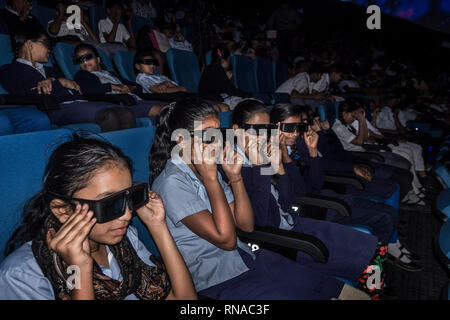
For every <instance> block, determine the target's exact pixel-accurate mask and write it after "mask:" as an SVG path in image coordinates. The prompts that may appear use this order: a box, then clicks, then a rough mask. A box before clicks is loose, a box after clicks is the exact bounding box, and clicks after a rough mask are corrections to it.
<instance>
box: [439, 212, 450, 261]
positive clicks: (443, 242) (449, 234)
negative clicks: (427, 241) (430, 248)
mask: <svg viewBox="0 0 450 320" xmlns="http://www.w3.org/2000/svg"><path fill="white" fill-rule="evenodd" d="M439 248H440V250H441V251H442V253H443V254H444V255H445V256H446V257H447V258H448V259H449V261H450V220H447V221H446V222H445V223H444V224H443V225H442V227H441V230H440V231H439ZM449 269H450V266H449Z"/></svg>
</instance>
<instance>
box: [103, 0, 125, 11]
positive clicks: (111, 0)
mask: <svg viewBox="0 0 450 320" xmlns="http://www.w3.org/2000/svg"><path fill="white" fill-rule="evenodd" d="M116 5H117V6H119V7H120V8H122V2H120V1H119V0H106V3H105V9H111V8H112V7H114V6H116Z"/></svg>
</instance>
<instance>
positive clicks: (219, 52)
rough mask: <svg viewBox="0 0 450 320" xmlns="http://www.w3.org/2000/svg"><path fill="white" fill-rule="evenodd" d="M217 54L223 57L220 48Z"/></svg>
mask: <svg viewBox="0 0 450 320" xmlns="http://www.w3.org/2000/svg"><path fill="white" fill-rule="evenodd" d="M217 55H218V56H219V57H221V58H222V51H220V49H217Z"/></svg>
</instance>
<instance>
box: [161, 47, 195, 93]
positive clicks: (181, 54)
mask: <svg viewBox="0 0 450 320" xmlns="http://www.w3.org/2000/svg"><path fill="white" fill-rule="evenodd" d="M166 59H167V63H168V64H169V69H170V73H171V75H172V80H173V81H175V82H176V83H177V84H178V85H179V86H181V87H185V88H186V90H187V92H190V93H197V92H198V83H199V82H200V75H201V73H200V66H199V64H198V59H197V56H196V55H195V54H194V53H193V52H191V51H187V50H179V49H173V48H172V49H169V50H168V51H167V52H166Z"/></svg>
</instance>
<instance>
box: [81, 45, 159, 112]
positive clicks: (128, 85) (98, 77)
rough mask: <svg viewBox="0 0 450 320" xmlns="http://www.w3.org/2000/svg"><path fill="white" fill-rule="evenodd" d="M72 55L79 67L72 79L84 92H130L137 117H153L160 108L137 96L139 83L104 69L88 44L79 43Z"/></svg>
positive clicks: (98, 56)
mask: <svg viewBox="0 0 450 320" xmlns="http://www.w3.org/2000/svg"><path fill="white" fill-rule="evenodd" d="M73 55H74V56H73V59H74V61H75V62H76V63H78V64H79V65H80V68H81V70H79V71H78V72H77V73H76V74H75V77H74V79H75V81H76V83H77V84H78V85H79V86H80V90H81V92H83V93H84V94H109V93H113V94H114V93H122V94H130V95H132V96H133V97H134V98H135V99H136V103H137V104H136V105H134V106H132V107H131V108H132V109H133V111H134V112H135V114H136V116H137V117H154V116H156V115H157V114H158V113H159V111H160V110H161V106H160V105H157V104H155V103H154V102H151V101H145V100H142V99H141V98H139V96H138V95H137V94H140V93H142V87H141V86H140V85H138V84H136V83H134V82H131V81H128V80H126V79H123V78H121V77H119V76H117V75H115V74H113V73H112V72H109V71H107V70H104V69H103V64H102V59H101V58H100V55H99V54H98V51H97V49H95V48H94V47H93V46H91V45H90V44H85V43H82V44H79V45H78V46H76V48H75V50H74V53H73Z"/></svg>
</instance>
